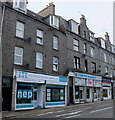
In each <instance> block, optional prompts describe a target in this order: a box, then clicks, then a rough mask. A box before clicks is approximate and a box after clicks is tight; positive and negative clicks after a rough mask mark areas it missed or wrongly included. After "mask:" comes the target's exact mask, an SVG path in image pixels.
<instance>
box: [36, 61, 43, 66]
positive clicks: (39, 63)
mask: <svg viewBox="0 0 115 120" xmlns="http://www.w3.org/2000/svg"><path fill="white" fill-rule="evenodd" d="M36 67H37V68H42V62H41V61H38V60H37V61H36Z"/></svg>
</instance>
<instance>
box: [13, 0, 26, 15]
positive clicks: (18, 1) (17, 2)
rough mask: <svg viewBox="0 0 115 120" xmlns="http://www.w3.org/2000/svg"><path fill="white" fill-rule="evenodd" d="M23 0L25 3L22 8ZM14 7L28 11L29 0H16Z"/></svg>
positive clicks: (24, 11)
mask: <svg viewBox="0 0 115 120" xmlns="http://www.w3.org/2000/svg"><path fill="white" fill-rule="evenodd" d="M22 2H23V3H24V5H23V7H24V8H22V7H21V6H20V3H22ZM13 8H14V9H16V10H18V11H20V12H23V13H27V0H14V1H13Z"/></svg>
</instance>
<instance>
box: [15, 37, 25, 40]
mask: <svg viewBox="0 0 115 120" xmlns="http://www.w3.org/2000/svg"><path fill="white" fill-rule="evenodd" d="M15 38H17V39H21V40H23V41H25V40H24V38H21V37H18V36H15Z"/></svg>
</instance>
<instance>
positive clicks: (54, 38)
mask: <svg viewBox="0 0 115 120" xmlns="http://www.w3.org/2000/svg"><path fill="white" fill-rule="evenodd" d="M53 49H55V50H58V49H59V38H58V37H57V36H53Z"/></svg>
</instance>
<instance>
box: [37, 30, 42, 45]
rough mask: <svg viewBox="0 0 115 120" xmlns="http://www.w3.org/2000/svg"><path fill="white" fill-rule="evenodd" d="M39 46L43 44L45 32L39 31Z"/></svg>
mask: <svg viewBox="0 0 115 120" xmlns="http://www.w3.org/2000/svg"><path fill="white" fill-rule="evenodd" d="M37 44H40V45H42V44H43V31H42V30H39V29H37Z"/></svg>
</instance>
